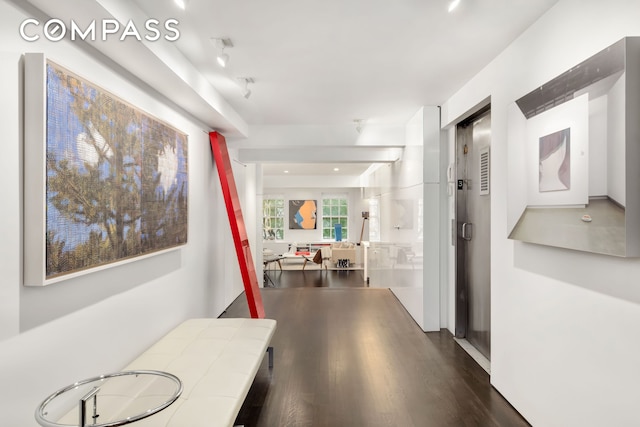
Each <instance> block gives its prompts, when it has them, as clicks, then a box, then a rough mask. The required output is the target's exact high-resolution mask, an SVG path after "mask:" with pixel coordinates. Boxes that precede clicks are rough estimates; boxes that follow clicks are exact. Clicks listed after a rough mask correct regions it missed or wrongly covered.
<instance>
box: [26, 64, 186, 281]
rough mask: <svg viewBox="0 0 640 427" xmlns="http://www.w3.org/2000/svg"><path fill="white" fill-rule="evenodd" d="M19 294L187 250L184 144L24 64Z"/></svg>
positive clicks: (165, 129) (101, 93)
mask: <svg viewBox="0 0 640 427" xmlns="http://www.w3.org/2000/svg"><path fill="white" fill-rule="evenodd" d="M25 108H26V109H27V113H26V114H25V121H26V123H25V189H28V191H25V236H24V237H25V244H24V249H25V252H24V264H25V269H24V277H25V285H33V286H41V285H47V284H50V283H54V282H57V281H61V280H65V279H67V278H70V277H75V276H78V275H81V274H86V273H88V272H93V271H96V270H99V269H104V268H107V267H111V266H114V265H117V264H119V263H123V262H130V261H133V260H135V259H136V258H139V257H141V256H150V255H152V254H158V253H160V252H164V251H167V250H170V249H174V248H176V247H179V246H181V245H184V244H186V243H187V231H188V191H189V178H188V143H187V135H185V134H184V133H182V132H180V131H178V130H177V129H175V128H173V127H172V126H170V125H168V124H166V123H163V122H162V121H160V120H158V119H156V118H154V117H153V116H151V115H149V114H147V113H145V112H143V111H141V110H140V109H138V108H136V107H134V106H132V105H131V104H129V103H127V102H126V101H124V100H122V99H120V98H118V97H116V96H115V95H113V94H111V93H109V92H107V91H106V90H104V89H102V88H100V87H99V86H97V85H95V84H93V83H91V82H90V81H88V80H86V79H84V78H82V77H79V76H78V75H76V74H74V73H72V72H71V71H69V70H67V69H65V68H63V67H61V66H59V65H57V64H55V63H54V62H51V61H48V60H46V59H45V57H44V55H42V54H26V55H25Z"/></svg>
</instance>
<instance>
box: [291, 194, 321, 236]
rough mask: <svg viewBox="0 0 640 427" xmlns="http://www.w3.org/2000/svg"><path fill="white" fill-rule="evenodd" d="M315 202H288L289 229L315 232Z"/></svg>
mask: <svg viewBox="0 0 640 427" xmlns="http://www.w3.org/2000/svg"><path fill="white" fill-rule="evenodd" d="M317 205H318V203H317V201H316V200H289V229H290V230H296V229H298V230H315V228H316V213H317Z"/></svg>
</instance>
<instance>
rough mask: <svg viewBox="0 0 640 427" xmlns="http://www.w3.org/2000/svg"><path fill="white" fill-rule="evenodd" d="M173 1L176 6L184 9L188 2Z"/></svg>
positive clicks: (185, 0)
mask: <svg viewBox="0 0 640 427" xmlns="http://www.w3.org/2000/svg"><path fill="white" fill-rule="evenodd" d="M173 1H175V3H176V4H177V5H178V7H179V8H180V9H182V10H185V9H186V8H187V3H189V0H173Z"/></svg>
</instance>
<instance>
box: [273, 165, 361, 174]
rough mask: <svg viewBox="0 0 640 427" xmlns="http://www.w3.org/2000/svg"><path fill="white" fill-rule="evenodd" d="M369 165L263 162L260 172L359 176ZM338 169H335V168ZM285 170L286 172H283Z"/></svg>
mask: <svg viewBox="0 0 640 427" xmlns="http://www.w3.org/2000/svg"><path fill="white" fill-rule="evenodd" d="M369 167H370V164H368V163H334V164H328V163H295V164H294V163H264V164H263V165H262V173H263V174H264V175H265V176H273V175H276V176H277V175H304V176H331V175H351V176H360V175H362V174H363V173H364V172H366V170H367V169H368V168H369ZM336 168H337V169H338V170H337V171H336V170H335V169H336ZM285 171H286V172H285Z"/></svg>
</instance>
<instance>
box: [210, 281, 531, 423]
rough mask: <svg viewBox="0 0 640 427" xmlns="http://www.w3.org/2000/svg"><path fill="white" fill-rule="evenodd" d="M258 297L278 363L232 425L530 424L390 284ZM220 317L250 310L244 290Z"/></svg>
mask: <svg viewBox="0 0 640 427" xmlns="http://www.w3.org/2000/svg"><path fill="white" fill-rule="evenodd" d="M262 296H263V301H264V306H265V312H266V316H267V317H269V318H273V319H276V320H277V321H278V327H277V330H276V332H275V335H274V337H273V340H272V345H273V346H274V348H275V364H274V365H275V366H274V368H273V370H269V369H268V367H267V362H266V360H265V361H263V364H262V367H261V368H260V370H259V372H258V374H257V376H256V379H255V381H254V383H253V386H252V387H251V390H250V391H249V394H248V396H247V399H246V400H245V403H244V405H243V407H242V409H241V411H240V414H239V416H238V419H237V420H236V424H240V425H244V426H246V427H252V426H264V427H283V426H296V427H297V426H301V427H302V426H326V427H335V426H358V427H360V426H362V427H369V426H371V427H377V426H393V427H396V426H403V427H410V426H416V427H423V426H434V427H440V426H483V427H484V426H509V427H515V426H528V424H527V422H526V421H525V420H524V419H523V418H522V417H521V416H520V415H519V414H518V413H517V412H516V411H515V410H514V409H513V408H512V407H511V406H510V405H509V404H508V403H507V402H506V401H505V399H504V398H502V396H501V395H500V394H499V393H498V392H497V391H496V390H495V389H493V387H492V386H491V385H490V384H489V376H488V374H487V373H486V372H485V371H484V370H482V368H480V367H479V366H478V365H477V364H476V363H475V362H474V361H473V360H472V359H471V357H470V356H469V355H468V354H467V353H466V352H465V351H464V350H462V349H461V348H460V347H459V346H458V345H457V344H456V343H455V342H454V341H453V339H452V336H451V334H450V333H449V332H446V331H443V332H435V333H426V334H425V333H424V332H422V330H421V329H420V328H419V327H418V325H417V324H416V323H415V322H414V321H413V319H412V318H411V317H410V316H409V314H408V313H407V312H406V311H405V309H404V308H403V307H402V305H401V304H400V303H399V302H398V300H397V299H396V298H395V297H394V295H393V294H392V293H391V291H389V290H387V289H371V288H326V287H323V288H317V287H302V288H288V289H275V288H267V289H263V290H262ZM223 317H249V314H248V309H247V304H246V300H245V297H244V294H243V295H241V296H240V297H239V298H238V299H237V300H236V301H235V302H234V303H233V304H232V305H231V306H230V307H229V308H228V310H227V311H226V312H225V313H224V314H223ZM265 359H266V358H265Z"/></svg>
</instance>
